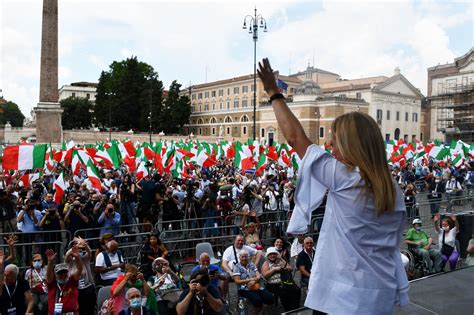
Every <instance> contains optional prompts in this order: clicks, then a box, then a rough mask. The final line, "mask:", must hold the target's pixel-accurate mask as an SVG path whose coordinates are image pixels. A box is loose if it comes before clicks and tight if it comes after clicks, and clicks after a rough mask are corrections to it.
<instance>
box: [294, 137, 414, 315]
mask: <svg viewBox="0 0 474 315" xmlns="http://www.w3.org/2000/svg"><path fill="white" fill-rule="evenodd" d="M299 179H300V182H299V183H298V185H297V188H296V192H295V210H294V212H293V215H292V217H291V220H290V223H289V226H288V231H287V232H288V233H291V234H302V233H306V232H307V230H308V225H309V224H310V220H311V212H312V211H313V210H314V209H316V208H317V207H318V206H319V205H320V204H321V201H322V199H323V197H324V195H325V193H326V191H327V190H328V191H329V194H328V199H327V204H326V211H325V214H324V220H323V224H322V227H321V232H320V235H319V240H318V244H317V247H316V254H315V257H314V262H313V267H312V269H311V277H310V282H309V292H308V295H307V298H306V302H305V306H307V307H309V308H311V309H315V310H318V311H321V312H325V313H329V314H392V313H393V312H394V308H395V305H396V304H401V305H406V304H408V279H407V276H406V273H405V269H404V268H403V264H402V261H401V257H400V248H399V246H400V242H401V238H402V233H403V231H404V229H405V226H404V223H405V218H406V210H405V205H404V202H403V195H402V192H401V190H400V188H399V187H398V185H395V187H396V188H395V189H396V193H397V196H396V201H395V209H394V211H393V212H391V213H387V214H384V215H382V216H377V214H376V212H375V210H374V200H373V196H371V195H368V196H361V194H362V193H363V187H364V185H363V180H362V177H361V175H360V172H359V171H358V170H357V169H356V170H352V171H350V170H349V168H348V167H347V166H346V165H344V164H343V163H341V162H339V161H337V160H336V159H335V158H334V157H332V156H331V155H330V154H328V153H327V152H325V151H324V150H322V149H321V148H319V147H318V146H316V145H314V144H313V145H311V146H309V147H308V149H307V151H306V154H305V156H304V159H303V161H302V164H301V168H300V178H299Z"/></svg>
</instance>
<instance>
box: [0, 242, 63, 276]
mask: <svg viewBox="0 0 474 315" xmlns="http://www.w3.org/2000/svg"><path fill="white" fill-rule="evenodd" d="M0 248H2V249H3V251H4V252H5V253H6V252H7V251H6V249H7V248H8V245H7V244H0ZM47 249H52V250H54V252H55V253H57V256H56V260H57V262H59V261H60V260H61V259H62V257H64V253H65V243H63V242H26V243H17V244H16V245H15V251H16V255H15V260H14V261H12V262H11V263H14V264H16V265H18V267H19V268H20V269H27V268H28V267H29V266H31V259H32V256H33V254H41V255H42V256H43V257H44V252H45V251H46V250H47ZM10 254H11V253H10Z"/></svg>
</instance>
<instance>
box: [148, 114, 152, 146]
mask: <svg viewBox="0 0 474 315" xmlns="http://www.w3.org/2000/svg"><path fill="white" fill-rule="evenodd" d="M148 132H149V134H150V144H151V112H150V113H149V114H148Z"/></svg>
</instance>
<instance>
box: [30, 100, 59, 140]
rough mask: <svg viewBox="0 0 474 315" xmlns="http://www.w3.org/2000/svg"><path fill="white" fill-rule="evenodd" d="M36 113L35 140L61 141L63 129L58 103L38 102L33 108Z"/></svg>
mask: <svg viewBox="0 0 474 315" xmlns="http://www.w3.org/2000/svg"><path fill="white" fill-rule="evenodd" d="M34 111H35V115H36V142H38V143H61V142H62V140H63V130H62V123H61V114H62V113H63V109H62V108H61V106H60V105H59V103H47V102H40V103H38V106H37V107H35V109H34Z"/></svg>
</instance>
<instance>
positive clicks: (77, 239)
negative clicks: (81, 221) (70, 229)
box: [73, 236, 87, 247]
mask: <svg viewBox="0 0 474 315" xmlns="http://www.w3.org/2000/svg"><path fill="white" fill-rule="evenodd" d="M73 241H74V243H75V244H76V245H77V246H79V247H80V246H87V241H86V240H85V239H83V238H82V237H80V236H76V237H74V238H73Z"/></svg>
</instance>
